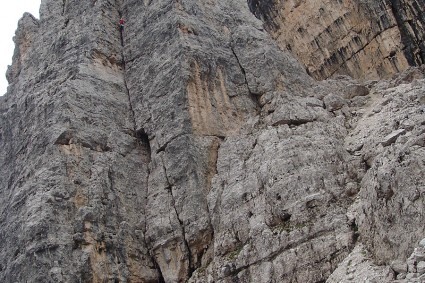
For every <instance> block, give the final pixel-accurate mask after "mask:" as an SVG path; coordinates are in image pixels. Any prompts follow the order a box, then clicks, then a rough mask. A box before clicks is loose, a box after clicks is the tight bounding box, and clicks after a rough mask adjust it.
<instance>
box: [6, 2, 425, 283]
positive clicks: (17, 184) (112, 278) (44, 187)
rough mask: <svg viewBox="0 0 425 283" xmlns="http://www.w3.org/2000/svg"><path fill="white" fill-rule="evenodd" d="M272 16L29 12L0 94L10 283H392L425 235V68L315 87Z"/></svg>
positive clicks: (140, 8)
mask: <svg viewBox="0 0 425 283" xmlns="http://www.w3.org/2000/svg"><path fill="white" fill-rule="evenodd" d="M273 3H274V2H270V3H268V1H264V2H249V3H248V4H247V2H245V1H243V0H231V1H192V0H188V1H172V0H161V1H112V0H97V1H88V2H85V3H82V2H81V1H80V2H77V1H63V2H62V1H50V0H44V1H43V2H42V6H41V10H40V20H37V19H35V18H33V17H32V16H30V15H28V14H27V15H25V16H24V17H23V19H22V20H21V21H20V24H19V27H18V30H17V33H16V37H15V42H16V46H17V47H16V51H15V55H14V59H13V64H12V66H11V67H10V68H9V71H8V74H7V76H8V80H9V83H10V85H9V89H8V93H7V94H6V95H5V96H4V97H1V98H0V113H1V117H0V176H1V178H0V207H1V214H0V221H1V227H2V228H0V238H1V239H2V241H0V281H2V282H325V281H326V280H329V282H338V281H335V280H350V278H345V277H341V276H344V274H346V273H344V267H346V266H348V265H349V264H348V262H349V261H350V260H351V262H353V261H354V262H355V263H356V264H355V266H361V268H362V269H360V268H359V270H368V271H371V272H372V275H371V277H369V278H386V280H387V279H388V280H389V281H391V280H395V279H396V278H397V273H399V271H397V270H395V269H397V268H396V266H397V265H394V264H393V263H394V262H396V263H400V262H406V259H407V257H408V256H409V254H410V253H411V252H412V251H413V247H414V246H416V245H417V241H418V240H419V239H421V238H423V235H424V234H425V231H423V229H422V228H421V227H422V225H421V223H423V216H422V215H421V214H420V213H416V212H417V211H422V209H423V207H424V204H423V198H422V195H421V194H422V191H423V189H424V186H423V184H422V183H421V178H420V177H421V172H423V168H422V167H423V165H424V164H423V162H422V160H423V159H424V154H425V152H424V151H423V147H424V143H423V141H424V139H423V135H424V127H425V126H424V125H425V123H424V121H423V110H424V109H423V107H424V106H423V105H424V97H423V95H424V93H425V92H424V88H425V80H424V75H423V69H421V68H414V69H410V70H408V71H406V72H404V73H402V74H400V75H398V76H396V77H394V78H393V79H391V80H386V81H367V82H362V81H356V80H354V79H351V78H349V77H343V76H337V77H334V78H333V79H329V80H325V81H322V82H316V81H314V80H313V79H312V78H311V77H310V76H309V75H308V74H307V73H306V72H305V70H304V67H303V66H302V65H301V64H300V63H298V61H297V60H296V59H295V58H294V57H293V55H292V54H291V53H290V52H288V51H285V50H282V48H281V45H279V43H280V42H279V40H277V42H276V41H275V40H274V39H273V37H271V36H270V34H269V33H268V32H267V31H266V30H265V29H264V28H263V22H261V21H260V20H258V19H257V18H256V16H257V17H260V18H261V19H263V20H265V21H266V22H267V23H268V22H269V21H274V20H275V17H277V16H276V15H273V17H270V15H271V14H270V12H273V11H275V10H274V9H273V7H274V6H272V5H276V4H273ZM250 9H251V10H253V9H254V15H253V14H252V13H251V10H250ZM255 9H256V10H255ZM279 11H280V10H279ZM120 17H124V18H125V19H126V22H127V24H126V26H125V28H124V30H123V31H122V32H120V30H119V29H118V26H117V21H118V19H119V18H120ZM277 26H279V25H277ZM276 28H277V27H276ZM400 56H401V55H400ZM347 62H348V61H347ZM358 71H359V72H362V70H361V69H359V70H358ZM406 223H407V224H406ZM406 225H407V226H406ZM362 251H364V253H365V255H369V256H370V259H369V260H367V261H365V260H364V259H365V258H364V257H362V256H361V255H363V253H362ZM377 264H379V265H382V267H381V268H375V267H376V265H377ZM415 272H418V271H417V270H416V271H415ZM351 274H355V271H353V272H351ZM346 275H347V274H346ZM352 278H355V276H354V275H353V277H352ZM332 280H333V281H332ZM342 282H345V281H342Z"/></svg>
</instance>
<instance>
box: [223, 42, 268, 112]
mask: <svg viewBox="0 0 425 283" xmlns="http://www.w3.org/2000/svg"><path fill="white" fill-rule="evenodd" d="M230 49H231V50H232V53H233V56H235V59H236V62H237V63H238V65H239V68H240V70H241V72H242V75H243V76H244V80H245V85H246V87H247V89H248V93H249V96H250V98H251V99H252V101H253V102H254V103H255V105H256V107H257V108H258V109H261V104H260V102H259V101H258V96H259V94H257V93H254V92H252V91H251V88H250V87H249V83H248V79H247V78H246V71H245V68H244V67H243V66H242V64H241V62H240V61H239V57H238V55H237V54H236V51H235V47H234V46H233V44H230ZM258 109H257V110H258Z"/></svg>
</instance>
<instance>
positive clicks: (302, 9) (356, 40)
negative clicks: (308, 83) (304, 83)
mask: <svg viewBox="0 0 425 283" xmlns="http://www.w3.org/2000/svg"><path fill="white" fill-rule="evenodd" d="M248 3H249V4H250V8H251V10H252V11H253V13H254V14H255V15H256V16H257V17H258V18H259V19H261V20H263V21H264V23H265V26H266V28H267V29H268V30H270V31H271V34H272V35H273V37H274V38H275V39H276V41H277V42H278V44H279V46H280V47H281V48H282V49H283V50H290V51H292V53H293V54H294V55H296V57H297V58H298V59H299V60H300V61H301V62H302V63H303V64H304V65H305V68H306V70H307V72H309V74H311V75H312V76H313V77H315V78H316V79H325V78H329V77H331V76H332V75H334V74H339V75H350V76H353V77H356V78H367V79H377V78H383V77H389V76H391V75H392V74H394V73H397V72H400V71H403V70H405V69H407V67H409V66H419V65H421V64H423V63H424V60H425V45H424V41H423V37H424V25H425V18H424V4H425V3H424V2H423V1H422V0H407V1H399V0H397V1H395V0H394V1H393V0H380V1H360V2H358V1H357V2H355V1H354V2H353V1H346V0H343V1H336V0H335V1H328V0H322V1H255V0H248Z"/></svg>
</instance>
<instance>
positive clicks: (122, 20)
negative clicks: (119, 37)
mask: <svg viewBox="0 0 425 283" xmlns="http://www.w3.org/2000/svg"><path fill="white" fill-rule="evenodd" d="M119 24H120V31H123V30H124V24H125V20H124V18H121V19H120V22H119Z"/></svg>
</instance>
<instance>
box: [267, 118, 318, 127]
mask: <svg viewBox="0 0 425 283" xmlns="http://www.w3.org/2000/svg"><path fill="white" fill-rule="evenodd" d="M314 121H316V120H315V119H312V120H304V119H299V120H290V119H289V120H287V119H283V120H279V121H277V122H274V123H273V125H272V126H274V127H276V126H280V125H288V126H289V127H290V128H295V127H298V126H301V125H304V124H308V123H312V122H314Z"/></svg>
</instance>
